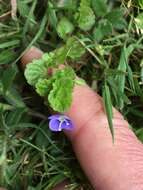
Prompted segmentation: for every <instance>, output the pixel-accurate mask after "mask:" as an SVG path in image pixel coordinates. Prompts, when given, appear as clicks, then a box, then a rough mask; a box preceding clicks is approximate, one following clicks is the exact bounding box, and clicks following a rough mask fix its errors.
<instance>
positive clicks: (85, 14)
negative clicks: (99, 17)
mask: <svg viewBox="0 0 143 190" xmlns="http://www.w3.org/2000/svg"><path fill="white" fill-rule="evenodd" d="M77 18H78V19H77V22H78V26H79V28H80V29H81V30H83V31H88V30H90V29H91V28H92V27H93V25H94V24H95V15H94V12H93V10H92V9H91V7H90V6H87V5H85V3H82V1H81V4H80V8H79V14H78V16H77Z"/></svg>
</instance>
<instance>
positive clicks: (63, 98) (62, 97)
mask: <svg viewBox="0 0 143 190" xmlns="http://www.w3.org/2000/svg"><path fill="white" fill-rule="evenodd" d="M54 78H55V82H54V83H53V89H52V90H51V91H50V94H49V96H48V100H49V103H50V105H51V107H52V108H53V109H54V110H55V111H58V112H65V111H67V110H68V109H69V107H70V105H71V102H72V91H73V87H74V78H75V73H74V71H73V69H72V68H70V67H65V68H64V69H63V70H58V71H57V72H56V73H55V76H54Z"/></svg>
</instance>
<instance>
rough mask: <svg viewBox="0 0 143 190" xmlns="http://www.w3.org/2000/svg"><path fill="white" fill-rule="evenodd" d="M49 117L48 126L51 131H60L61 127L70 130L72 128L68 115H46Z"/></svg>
mask: <svg viewBox="0 0 143 190" xmlns="http://www.w3.org/2000/svg"><path fill="white" fill-rule="evenodd" d="M48 119H50V122H49V128H50V129H51V131H62V129H67V130H72V129H73V128H74V126H73V123H72V121H71V120H70V118H69V117H67V116H65V115H61V114H56V115H52V116H50V117H48Z"/></svg>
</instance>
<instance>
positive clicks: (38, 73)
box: [24, 59, 48, 86]
mask: <svg viewBox="0 0 143 190" xmlns="http://www.w3.org/2000/svg"><path fill="white" fill-rule="evenodd" d="M24 75H25V78H26V80H27V82H28V84H30V85H32V86H35V85H36V83H37V82H38V80H39V79H40V78H42V79H43V78H47V76H48V74H47V67H46V66H45V63H44V61H43V60H42V59H39V60H33V62H32V63H29V64H27V65H26V69H25V72H24Z"/></svg>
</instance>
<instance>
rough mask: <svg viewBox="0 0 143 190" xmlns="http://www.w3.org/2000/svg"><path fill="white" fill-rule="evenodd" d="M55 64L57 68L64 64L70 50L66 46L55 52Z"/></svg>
mask: <svg viewBox="0 0 143 190" xmlns="http://www.w3.org/2000/svg"><path fill="white" fill-rule="evenodd" d="M53 53H54V60H53V61H54V63H55V65H56V66H58V65H60V64H64V62H65V60H66V58H67V54H68V49H67V47H66V46H63V47H61V48H58V49H56V50H55V51H54V52H53Z"/></svg>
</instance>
